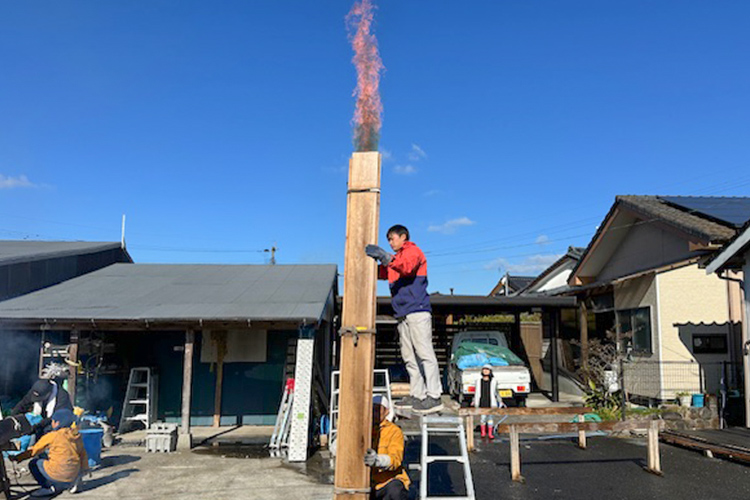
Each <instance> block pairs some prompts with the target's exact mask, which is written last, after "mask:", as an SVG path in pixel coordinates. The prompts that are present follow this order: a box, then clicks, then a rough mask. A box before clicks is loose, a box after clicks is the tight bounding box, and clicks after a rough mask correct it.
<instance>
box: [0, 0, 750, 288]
mask: <svg viewBox="0 0 750 500" xmlns="http://www.w3.org/2000/svg"><path fill="white" fill-rule="evenodd" d="M377 3H378V6H379V9H378V12H377V14H376V34H377V37H378V39H379V43H380V49H381V56H382V58H383V62H384V64H385V67H386V71H385V74H384V75H383V79H382V81H381V90H382V99H383V105H384V109H385V113H384V120H383V131H382V141H381V149H382V150H383V152H384V163H383V181H382V182H383V186H382V200H381V204H382V208H381V227H382V228H383V230H385V229H386V228H387V227H388V226H390V225H392V224H395V223H402V224H405V225H407V226H408V227H409V228H410V229H411V231H412V234H413V239H414V240H415V242H417V243H418V244H419V245H420V246H422V247H423V249H424V250H425V251H426V252H427V256H428V261H429V272H430V282H431V287H430V288H431V291H440V292H443V293H448V291H449V288H451V287H452V288H454V289H455V292H456V293H479V294H483V293H488V292H489V290H490V289H491V288H492V286H493V285H494V284H495V282H496V281H497V280H498V278H499V277H500V275H501V272H503V271H505V270H506V269H507V270H510V271H511V272H512V273H515V274H535V273H537V272H539V271H540V270H542V269H543V268H544V267H545V266H546V265H547V264H549V263H550V262H551V261H553V260H555V258H556V256H557V255H559V254H560V253H562V252H564V251H565V249H566V248H567V246H568V245H581V246H583V245H585V244H587V243H588V241H589V239H590V238H591V236H592V234H593V232H594V230H595V228H596V226H597V224H598V223H599V222H600V221H601V219H602V218H603V216H604V215H605V213H606V211H607V210H608V208H609V207H610V205H611V204H612V202H613V200H614V197H615V196H616V195H617V194H683V195H726V196H731V195H736V196H745V195H750V168H748V163H749V162H748V158H749V157H750V141H748V131H749V130H750V127H749V125H750V66H749V65H748V63H747V55H748V53H750V3H748V2H746V1H741V0H735V1H724V2H706V1H705V0H661V1H659V2H654V1H637V0H630V1H614V0H613V1H607V2H603V1H601V0H590V1H574V0H570V1H568V0H566V1H559V0H523V1H521V0H517V1H516V0H514V1H510V0H494V1H476V2H458V1H441V2H436V1H431V2H428V1H416V0H414V1H404V0H400V1H396V0H379V1H378V2H377ZM350 7H351V2H350V1H349V0H346V1H343V0H341V1H340V0H335V1H334V0H327V1H325V2H310V1H302V0H298V1H284V0H265V1H261V0H253V1H246V0H237V1H216V2H206V1H201V2H198V1H185V0H181V1H177V0H174V1H166V0H152V1H148V2H146V1H132V0H127V1H124V0H123V1H115V0H110V1H107V2H94V1H86V2H84V1H71V2H48V1H37V0H27V1H24V2H5V3H4V4H3V6H2V7H1V8H0V44H2V46H3V47H4V49H3V50H2V51H0V67H1V68H2V73H1V74H0V238H2V239H16V238H36V239H64V240H108V241H116V240H119V238H120V219H121V215H122V214H123V213H125V214H127V241H128V248H129V250H130V252H131V254H132V255H133V257H134V259H135V260H136V262H144V263H145V262H171V263H181V262H200V263H263V262H265V261H266V260H267V254H265V253H263V252H262V251H261V250H263V249H265V248H268V247H269V246H271V245H273V244H276V246H277V247H278V248H279V251H278V261H279V262H280V263H322V262H333V263H338V264H339V265H340V266H341V265H342V264H343V249H344V229H345V209H346V205H345V191H346V165H347V159H348V157H349V156H350V154H351V150H352V146H351V127H350V123H349V122H350V119H351V115H352V111H353V98H352V90H353V87H354V83H355V73H354V69H353V67H352V65H351V62H350V59H351V55H352V53H351V49H350V47H349V45H348V43H347V38H346V32H345V28H344V16H345V15H346V13H347V12H348V10H349V8H350ZM381 241H383V242H385V237H384V235H382V236H381ZM342 271H343V269H342ZM384 291H385V289H381V292H384Z"/></svg>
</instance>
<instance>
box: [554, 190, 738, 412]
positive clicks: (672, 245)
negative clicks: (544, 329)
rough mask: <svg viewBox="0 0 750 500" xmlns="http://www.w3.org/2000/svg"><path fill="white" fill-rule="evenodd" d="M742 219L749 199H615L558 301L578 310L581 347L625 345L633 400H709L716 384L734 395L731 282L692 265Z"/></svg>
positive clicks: (732, 234) (735, 292) (734, 327)
mask: <svg viewBox="0 0 750 500" xmlns="http://www.w3.org/2000/svg"><path fill="white" fill-rule="evenodd" d="M749 219H750V198H723V197H675V196H618V197H617V198H616V199H615V203H614V204H613V205H612V207H611V209H610V210H609V212H608V213H607V215H606V217H605V218H604V220H603V221H602V223H601V224H600V226H599V229H598V230H597V232H596V234H595V235H594V237H593V238H592V240H591V242H590V243H589V245H588V246H587V247H586V249H585V250H584V251H583V253H582V254H581V256H580V259H579V261H578V262H577V263H576V265H575V267H574V268H573V269H572V271H571V272H570V275H569V277H568V286H569V287H570V289H569V290H567V291H566V292H565V293H568V294H575V295H576V296H577V297H578V299H579V303H581V304H582V306H581V307H582V310H581V315H580V318H581V319H583V318H585V321H584V320H581V321H579V322H580V328H581V337H582V338H583V339H584V340H585V339H592V338H605V336H606V333H607V332H614V333H616V334H617V335H618V336H619V338H620V339H621V342H623V347H624V348H625V349H626V351H627V352H628V353H629V355H628V358H629V362H628V363H626V367H625V388H626V390H627V392H628V393H629V394H630V395H631V396H632V397H634V398H641V399H647V400H661V401H663V400H669V399H673V398H674V397H675V395H676V394H677V393H678V392H683V391H684V392H691V393H699V392H702V393H714V394H716V393H717V392H718V391H719V386H720V383H721V382H720V381H721V379H722V377H723V378H724V379H725V380H726V383H727V385H734V386H737V387H739V386H741V383H740V380H739V379H740V378H741V364H740V361H741V356H740V352H741V345H740V344H741V335H740V332H741V330H740V322H741V319H742V312H741V302H740V296H741V295H740V285H739V283H738V281H736V278H738V275H737V273H735V274H731V275H726V276H725V275H722V276H719V275H716V274H713V275H708V274H706V272H705V270H703V269H701V267H700V266H701V265H702V264H703V263H704V262H705V261H706V260H707V259H708V258H709V256H711V255H712V254H714V253H715V252H716V251H717V249H719V248H721V247H722V246H723V245H724V244H726V243H727V242H728V241H730V240H731V239H732V238H734V237H735V235H736V234H737V233H738V231H739V229H740V228H741V227H742V225H743V224H744V223H745V222H746V221H747V220H749ZM724 278H734V280H733V279H724ZM623 339H624V340H623ZM725 388H726V387H725Z"/></svg>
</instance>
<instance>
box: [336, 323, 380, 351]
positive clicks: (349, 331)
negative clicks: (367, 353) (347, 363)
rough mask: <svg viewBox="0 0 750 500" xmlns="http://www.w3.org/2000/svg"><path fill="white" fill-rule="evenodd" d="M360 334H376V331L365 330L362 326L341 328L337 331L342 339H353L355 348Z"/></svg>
mask: <svg viewBox="0 0 750 500" xmlns="http://www.w3.org/2000/svg"><path fill="white" fill-rule="evenodd" d="M360 333H363V334H364V333H372V334H375V333H377V331H376V330H373V329H370V328H366V327H364V326H342V327H341V328H340V329H339V335H340V336H342V337H344V336H346V335H351V336H352V337H353V338H354V347H357V343H358V342H359V334H360Z"/></svg>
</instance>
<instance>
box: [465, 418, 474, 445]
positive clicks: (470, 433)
mask: <svg viewBox="0 0 750 500" xmlns="http://www.w3.org/2000/svg"><path fill="white" fill-rule="evenodd" d="M466 448H467V449H468V450H469V451H474V415H466Z"/></svg>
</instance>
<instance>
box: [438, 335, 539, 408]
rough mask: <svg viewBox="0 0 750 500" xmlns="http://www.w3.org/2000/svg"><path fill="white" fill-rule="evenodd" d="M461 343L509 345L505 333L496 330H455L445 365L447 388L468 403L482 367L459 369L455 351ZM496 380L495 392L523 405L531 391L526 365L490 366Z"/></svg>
mask: <svg viewBox="0 0 750 500" xmlns="http://www.w3.org/2000/svg"><path fill="white" fill-rule="evenodd" d="M463 342H475V343H480V344H489V345H494V346H499V347H505V348H506V349H507V348H508V340H507V339H506V338H505V334H504V333H502V332H498V331H468V332H460V333H457V334H456V336H455V337H454V339H453V347H452V348H451V362H450V366H449V367H448V377H447V379H448V380H447V383H448V391H449V392H450V394H451V396H452V397H454V398H455V399H456V400H457V401H458V402H459V403H461V406H464V407H466V406H469V405H471V403H472V400H473V398H474V387H475V386H476V383H477V381H478V380H479V377H480V374H481V371H482V368H481V367H476V368H467V369H465V370H461V369H460V368H459V367H458V365H457V362H458V360H457V359H455V353H456V351H457V350H458V347H459V346H460V345H461V344H462V343H463ZM492 372H493V374H494V377H495V380H497V389H498V395H499V396H500V397H501V398H503V402H504V403H505V404H506V405H508V406H513V404H515V405H516V406H526V397H527V396H528V395H529V391H531V372H529V369H528V368H527V367H526V366H525V365H522V364H520V365H509V366H493V367H492Z"/></svg>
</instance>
